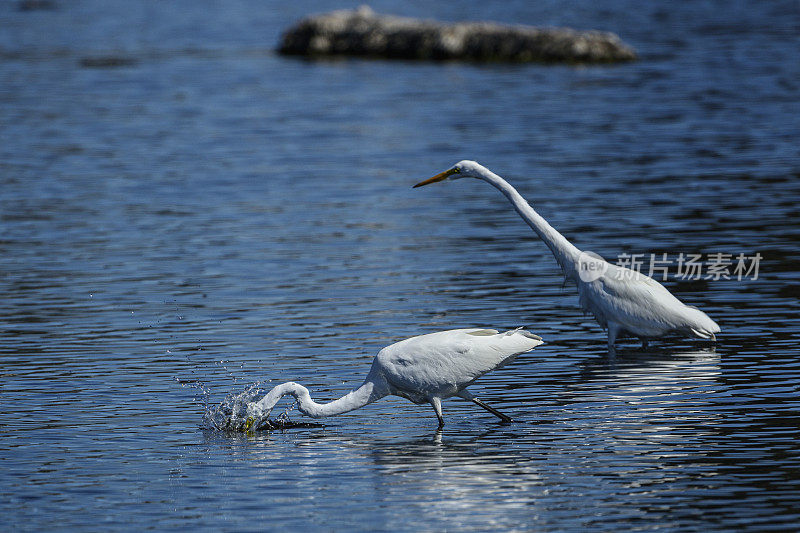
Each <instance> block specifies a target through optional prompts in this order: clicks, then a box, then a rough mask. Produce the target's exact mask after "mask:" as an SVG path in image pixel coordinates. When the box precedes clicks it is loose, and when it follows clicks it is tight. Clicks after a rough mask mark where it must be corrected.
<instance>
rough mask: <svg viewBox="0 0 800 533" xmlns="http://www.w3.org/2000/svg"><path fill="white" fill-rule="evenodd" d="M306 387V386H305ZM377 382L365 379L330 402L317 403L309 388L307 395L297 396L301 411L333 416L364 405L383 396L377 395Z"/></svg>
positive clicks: (316, 415)
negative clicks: (357, 386)
mask: <svg viewBox="0 0 800 533" xmlns="http://www.w3.org/2000/svg"><path fill="white" fill-rule="evenodd" d="M304 389H305V387H304ZM375 392H376V390H375V384H374V383H373V382H372V381H365V382H364V383H363V384H362V385H361V386H360V387H359V388H357V389H356V390H353V391H350V392H349V393H347V394H345V395H344V396H342V397H341V398H339V399H338V400H333V401H332V402H328V403H317V402H315V401H314V400H312V399H311V395H309V393H308V390H305V395H299V396H297V400H298V403H299V409H300V412H301V413H303V414H306V415H308V416H310V417H312V418H322V417H324V416H333V415H340V414H342V413H346V412H348V411H352V410H354V409H358V408H359V407H364V406H365V405H367V404H368V403H372V402H374V401H375V400H377V399H379V398H381V397H382V396H383V395H380V396H378V395H375V394H373V393H375Z"/></svg>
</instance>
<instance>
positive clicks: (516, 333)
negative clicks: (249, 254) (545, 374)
mask: <svg viewBox="0 0 800 533" xmlns="http://www.w3.org/2000/svg"><path fill="white" fill-rule="evenodd" d="M540 344H542V339H541V337H539V336H538V335H534V334H533V333H530V332H528V331H525V330H523V329H515V330H512V331H507V332H505V333H499V332H498V331H497V330H494V329H476V328H471V329H453V330H449V331H440V332H437V333H429V334H427V335H419V336H417V337H411V338H409V339H405V340H402V341H400V342H397V343H395V344H392V345H390V346H387V347H386V348H384V349H382V350H381V351H380V352H378V355H376V356H375V359H374V360H373V361H372V368H371V369H370V371H369V374H367V377H366V379H365V380H364V383H363V384H362V385H361V386H360V387H359V388H357V389H356V390H354V391H351V392H350V393H348V394H346V395H345V396H343V397H341V398H339V399H338V400H334V401H332V402H330V403H325V404H319V403H316V402H315V401H314V400H312V399H311V395H310V394H309V392H308V389H307V388H305V387H303V386H302V385H298V384H297V383H292V382H289V383H283V384H282V385H278V386H276V387H274V388H273V389H272V390H270V391H269V392H268V393H267V395H266V396H264V397H263V398H262V399H261V400H259V401H257V402H251V403H249V404H247V408H246V416H247V420H246V422H245V424H244V426H245V429H250V428H251V427H258V426H259V423H260V421H263V420H265V419H266V418H267V417H269V413H270V411H271V410H272V408H273V407H275V404H276V403H278V400H280V399H281V397H283V396H286V395H292V396H294V397H295V399H296V400H297V402H298V405H299V409H300V412H301V413H303V414H305V415H308V416H310V417H312V418H322V417H325V416H333V415H338V414H341V413H346V412H348V411H352V410H353V409H358V408H359V407H364V406H365V405H367V404H369V403H372V402H374V401H375V400H378V399H380V398H383V397H384V396H388V395H395V396H401V397H403V398H406V399H408V400H411V401H412V402H414V403H416V404H423V403H430V404H431V405H432V406H433V410H434V411H435V412H436V417H437V418H438V419H439V427H440V428H441V427H442V426H443V425H444V419H443V418H442V400H443V399H445V398H450V397H451V396H459V397H461V398H464V399H465V400H470V401H472V402H474V403H476V404H477V405H479V406H481V407H483V408H484V409H486V410H487V411H489V412H490V413H492V414H493V415H495V416H497V417H499V418H500V419H501V420H502V421H503V422H511V418H509V417H508V416H506V415H504V414H503V413H501V412H499V411H498V410H496V409H494V408H493V407H490V406H489V405H487V404H485V403H484V402H482V401H481V400H479V399H478V398H476V397H474V396H473V395H472V394H470V393H469V392H468V391H467V390H466V388H467V387H468V386H469V385H471V384H472V382H474V381H475V380H476V379H478V378H479V377H481V376H482V375H484V374H486V373H487V372H489V371H491V370H494V369H495V368H500V367H501V366H503V365H505V364H506V363H509V362H511V361H513V360H514V358H515V357H517V356H518V355H520V354H523V353H525V352H529V351H531V350H533V349H534V348H535V347H537V346H539V345H540Z"/></svg>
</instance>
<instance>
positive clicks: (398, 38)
mask: <svg viewBox="0 0 800 533" xmlns="http://www.w3.org/2000/svg"><path fill="white" fill-rule="evenodd" d="M278 51H279V53H281V54H286V55H304V56H334V55H344V56H366V57H382V58H391V59H427V60H467V61H509V62H532V61H538V62H565V63H608V62H617V61H630V60H633V59H636V52H634V50H633V49H632V48H631V47H629V46H627V45H626V44H624V43H623V42H622V41H621V40H620V39H619V37H617V36H616V35H615V34H613V33H608V32H599V31H577V30H572V29H569V28H536V27H532V26H508V25H503V24H495V23H492V22H459V23H455V24H444V23H440V22H435V21H430V20H419V19H413V18H407V17H396V16H389V15H378V14H376V13H375V12H373V11H372V10H371V9H370V8H368V7H361V8H359V9H357V10H354V11H334V12H332V13H325V14H321V15H313V16H310V17H308V18H306V19H303V20H301V21H300V22H299V23H297V24H296V25H295V26H294V27H292V28H290V29H289V30H288V31H287V32H286V33H285V34H284V35H283V38H282V40H281V43H280V46H279V49H278Z"/></svg>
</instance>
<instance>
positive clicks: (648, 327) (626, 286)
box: [414, 160, 720, 350]
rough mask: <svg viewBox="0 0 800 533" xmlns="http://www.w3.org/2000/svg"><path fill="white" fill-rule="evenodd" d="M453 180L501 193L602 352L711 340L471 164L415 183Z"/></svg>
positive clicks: (706, 327)
mask: <svg viewBox="0 0 800 533" xmlns="http://www.w3.org/2000/svg"><path fill="white" fill-rule="evenodd" d="M458 178H478V179H482V180H484V181H486V182H488V183H490V184H491V185H493V186H494V187H496V188H497V189H499V190H500V192H502V193H503V194H504V195H505V196H506V198H508V199H509V201H510V202H511V205H513V206H514V209H515V210H516V211H517V213H519V215H520V216H521V217H522V219H523V220H525V222H527V223H528V225H529V226H530V227H531V228H532V229H533V231H535V232H536V234H537V235H539V237H540V238H541V239H542V240H543V241H544V243H545V244H546V245H547V246H548V248H550V251H551V252H553V255H554V256H555V258H556V261H558V264H559V265H560V266H561V269H562V270H563V272H564V276H565V278H568V279H571V280H573V281H574V282H575V284H576V285H577V287H578V296H579V300H580V304H581V307H582V308H583V310H584V311H586V312H587V313H591V314H593V315H594V317H595V319H596V320H597V322H599V323H600V326H602V327H603V328H605V329H607V330H608V348H609V350H613V349H614V342H615V341H616V339H617V337H618V336H622V335H625V334H628V335H631V336H634V337H639V338H640V339H641V340H642V345H643V346H647V340H648V339H649V338H653V337H660V336H662V335H664V334H666V333H668V332H673V331H674V332H679V333H683V334H685V335H688V336H695V337H700V338H703V339H711V340H716V337H715V336H714V334H715V333H719V331H720V329H719V326H718V325H717V324H716V322H714V321H713V320H711V318H709V317H708V315H706V314H705V313H703V312H702V311H700V310H699V309H697V308H696V307H691V306H688V305H684V304H683V302H681V301H680V300H678V299H677V298H676V297H675V296H673V295H672V294H671V293H670V292H669V291H668V290H667V289H665V288H664V286H663V285H661V284H660V283H659V282H657V281H656V280H654V279H652V278H650V277H648V276H645V275H644V274H641V273H639V272H636V271H634V270H631V269H629V268H625V267H620V266H617V265H614V264H611V263H608V262H606V261H605V260H603V259H602V258H601V257H600V256H597V255H595V254H592V253H590V252H581V250H579V249H578V248H576V247H575V246H573V244H572V243H571V242H569V241H568V240H567V239H566V238H564V236H563V235H561V234H560V233H559V232H558V231H556V230H555V229H554V228H553V227H552V226H551V225H550V224H548V223H547V221H546V220H545V219H544V218H542V217H541V216H540V215H539V214H538V213H537V212H536V211H534V210H533V208H532V207H531V206H530V204H528V202H527V201H525V199H524V198H523V197H522V196H521V195H520V194H519V193H518V192H517V190H516V189H514V187H512V186H511V185H509V183H508V182H507V181H506V180H504V179H503V178H501V177H500V176H498V175H497V174H495V173H494V172H492V171H491V170H489V169H487V168H486V167H484V166H482V165H479V164H478V163H476V162H475V161H467V160H464V161H460V162H458V163H457V164H456V165H454V166H453V167H451V168H449V169H448V170H445V171H444V172H441V173H439V174H437V175H435V176H434V177H432V178H430V179H427V180H425V181H422V182H420V183H417V184H416V185H414V187H422V186H423V185H428V184H430V183H436V182H437V181H443V180H446V179H458Z"/></svg>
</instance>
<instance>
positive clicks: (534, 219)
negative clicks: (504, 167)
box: [482, 169, 581, 279]
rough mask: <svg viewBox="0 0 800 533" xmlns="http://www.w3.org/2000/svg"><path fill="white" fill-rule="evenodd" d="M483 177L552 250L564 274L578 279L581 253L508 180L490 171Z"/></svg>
mask: <svg viewBox="0 0 800 533" xmlns="http://www.w3.org/2000/svg"><path fill="white" fill-rule="evenodd" d="M482 177H483V179H484V181H487V182H489V183H491V184H492V185H493V186H494V187H496V188H497V189H499V190H500V192H502V193H503V194H504V195H505V197H506V198H508V200H509V201H510V202H511V205H513V206H514V209H515V210H516V211H517V213H519V216H521V217H522V219H523V220H524V221H525V222H527V223H528V225H529V226H530V227H531V228H532V229H533V231H535V232H536V234H537V235H538V236H539V238H540V239H542V240H543V241H544V243H545V244H546V245H547V247H548V248H550V251H551V252H553V255H554V256H555V258H556V261H558V264H559V265H560V266H561V268H562V269H563V270H564V274H565V275H566V276H568V277H571V278H573V279H576V278H577V275H578V271H577V267H576V265H577V261H578V256H579V255H580V253H581V251H580V250H579V249H578V248H577V247H575V246H574V245H573V244H572V243H571V242H569V241H568V240H567V239H566V238H565V237H564V236H563V235H561V234H560V233H559V232H558V231H556V229H555V228H554V227H553V226H551V225H550V224H548V223H547V221H546V220H545V219H544V218H542V216H541V215H539V213H537V212H536V211H535V210H534V209H533V207H531V205H530V204H529V203H528V202H527V201H526V200H525V198H523V197H522V195H521V194H520V193H518V192H517V190H516V189H515V188H514V187H512V186H511V185H510V184H509V183H508V182H507V181H506V180H504V179H503V178H501V177H500V176H498V175H497V174H495V173H494V172H491V171H490V170H488V169H487V170H486V172H485V173H484V176H482Z"/></svg>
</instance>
